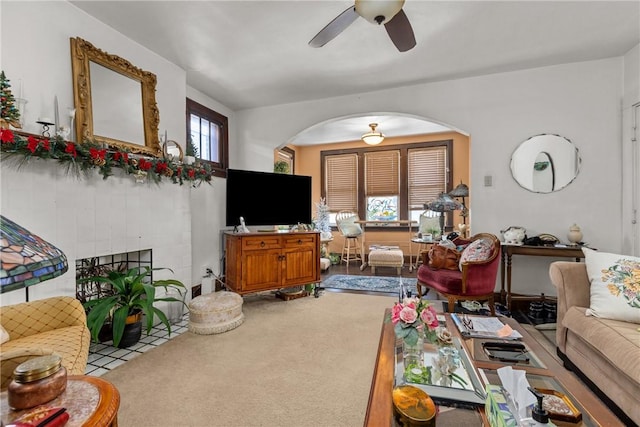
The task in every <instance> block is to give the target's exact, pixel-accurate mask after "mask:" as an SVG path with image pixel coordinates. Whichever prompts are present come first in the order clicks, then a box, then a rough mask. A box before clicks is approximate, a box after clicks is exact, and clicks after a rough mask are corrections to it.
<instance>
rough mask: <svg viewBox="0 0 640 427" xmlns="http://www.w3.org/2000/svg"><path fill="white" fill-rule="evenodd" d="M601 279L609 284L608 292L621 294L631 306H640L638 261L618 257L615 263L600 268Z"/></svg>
mask: <svg viewBox="0 0 640 427" xmlns="http://www.w3.org/2000/svg"><path fill="white" fill-rule="evenodd" d="M602 281H603V282H605V283H607V282H609V284H608V285H607V288H609V292H611V294H612V295H615V296H618V295H620V294H622V296H623V297H624V299H625V300H626V301H627V304H629V305H630V306H631V307H635V308H640V262H638V261H633V260H630V259H624V258H622V259H619V260H618V261H617V263H616V264H614V265H612V266H611V267H609V268H608V269H606V270H602Z"/></svg>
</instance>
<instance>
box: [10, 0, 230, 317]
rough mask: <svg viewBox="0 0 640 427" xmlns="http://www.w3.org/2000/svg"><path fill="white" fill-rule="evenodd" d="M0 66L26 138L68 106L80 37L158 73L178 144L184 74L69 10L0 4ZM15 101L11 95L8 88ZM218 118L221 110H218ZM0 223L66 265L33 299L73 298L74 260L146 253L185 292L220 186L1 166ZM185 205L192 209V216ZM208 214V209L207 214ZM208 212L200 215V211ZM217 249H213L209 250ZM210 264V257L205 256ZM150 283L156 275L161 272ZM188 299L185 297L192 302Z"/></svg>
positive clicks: (51, 165) (164, 110)
mask: <svg viewBox="0 0 640 427" xmlns="http://www.w3.org/2000/svg"><path fill="white" fill-rule="evenodd" d="M0 8H1V23H2V29H1V31H2V33H1V35H2V51H1V63H0V66H1V68H2V69H3V70H5V72H6V74H7V76H8V78H9V79H10V80H11V83H12V85H13V87H14V88H17V87H19V86H18V85H17V84H18V83H19V81H20V80H22V82H23V97H25V98H26V99H28V104H27V106H26V111H25V114H24V121H25V122H26V125H25V127H24V130H25V131H27V132H32V133H40V127H39V125H37V124H36V123H35V121H36V120H37V118H38V117H41V116H48V117H53V105H54V103H53V99H54V96H56V95H57V97H58V102H59V105H60V113H61V117H62V116H63V115H65V114H66V109H67V108H68V107H72V106H73V86H72V75H71V54H70V46H69V39H70V38H71V37H81V38H83V39H85V40H87V41H89V42H91V43H92V44H94V45H95V46H96V47H98V48H100V49H102V50H104V51H106V52H109V53H112V54H117V55H119V56H121V57H123V58H125V59H127V60H129V61H130V62H132V63H133V64H134V65H136V66H138V67H140V68H142V69H144V70H148V71H152V72H153V73H155V74H156V75H157V79H158V82H157V88H156V89H157V92H156V101H157V103H158V108H159V111H160V132H161V133H162V134H164V131H165V130H167V133H168V137H169V139H173V140H175V141H177V142H179V143H180V144H181V145H182V146H183V147H184V144H185V97H186V93H187V88H186V74H185V71H184V70H182V69H180V68H179V67H178V66H176V65H175V64H172V63H170V62H168V61H167V60H165V59H163V58H161V57H159V56H158V55H156V54H155V53H153V52H151V51H149V50H147V49H145V48H143V47H142V46H140V45H138V44H137V43H134V42H132V41H131V40H129V39H128V38H126V37H124V36H123V35H121V34H120V33H118V32H116V31H115V30H113V29H112V28H111V27H108V26H106V25H104V24H102V23H101V22H99V21H97V20H95V19H94V18H92V17H91V16H89V15H87V14H85V13H84V12H83V11H81V10H79V9H77V8H76V7H74V6H73V5H71V4H70V3H67V2H60V1H57V2H2V3H0ZM14 91H15V92H16V95H17V89H14ZM221 112H223V113H224V112H225V111H221ZM0 179H1V183H0V185H1V187H0V188H1V190H2V192H1V199H0V201H1V205H0V212H1V213H2V215H5V216H7V217H8V218H10V219H12V220H14V221H16V222H17V223H18V224H20V225H22V226H24V227H25V228H27V229H29V230H31V231H32V232H34V233H36V234H38V235H40V236H41V237H43V238H44V239H46V240H48V241H50V242H51V243H53V244H55V245H56V246H58V247H59V248H60V249H61V250H62V251H63V252H64V253H65V254H66V255H67V257H68V259H69V264H70V266H69V272H67V273H65V274H64V275H62V276H60V277H58V278H56V279H53V280H50V281H49V282H46V283H43V284H40V285H38V286H34V287H32V288H31V289H30V299H40V298H44V297H48V296H52V295H62V294H66V295H74V294H75V260H76V259H79V258H85V257H90V256H96V255H103V254H109V253H117V252H128V251H133V250H138V249H148V248H153V262H154V266H155V267H169V268H171V269H172V270H173V271H174V273H175V275H173V276H171V275H170V273H167V274H166V275H167V277H169V276H171V277H175V278H176V279H178V280H181V281H183V282H184V283H185V285H187V286H188V287H190V286H191V285H192V284H197V283H200V280H199V278H198V277H197V276H196V275H195V274H194V272H193V270H192V269H195V268H194V267H193V262H192V250H193V251H194V253H196V252H197V253H198V255H197V257H198V258H197V259H198V260H201V259H202V258H204V257H207V256H208V254H207V253H206V251H207V250H210V249H209V248H208V246H207V247H206V248H204V249H203V247H204V246H205V245H204V244H202V243H200V242H195V244H193V245H192V240H191V238H192V230H194V229H196V230H198V229H200V228H201V227H204V226H211V227H214V228H215V230H217V229H218V228H219V224H218V223H217V219H216V218H217V217H219V216H220V210H221V209H224V208H223V205H222V204H220V202H219V200H220V199H219V197H221V196H220V194H218V193H219V187H221V186H223V185H224V180H214V183H213V186H209V185H207V184H203V185H202V186H200V187H199V188H191V187H190V186H189V185H188V184H187V185H183V186H179V185H176V184H172V183H170V182H167V183H162V184H160V185H159V186H156V185H155V184H151V185H147V184H143V185H141V184H135V182H134V180H133V178H132V177H127V176H124V175H123V174H122V173H121V172H120V171H118V170H116V176H114V177H110V178H108V179H107V180H104V181H103V180H102V178H101V177H100V176H99V175H98V174H97V173H96V172H92V173H91V174H90V178H89V179H80V180H76V179H74V178H73V177H68V176H66V175H65V174H64V173H63V171H62V169H61V168H60V167H58V166H57V165H56V164H55V162H53V161H49V162H48V161H44V160H36V161H34V162H32V164H30V165H29V166H27V167H26V168H23V169H21V170H19V171H17V170H16V169H15V168H13V167H10V166H8V165H7V164H5V163H3V164H2V166H1V172H0ZM192 198H193V199H195V200H199V204H197V203H194V206H195V208H196V209H197V210H198V212H197V214H196V215H194V217H193V218H192V201H191V200H192ZM202 205H204V206H205V207H206V208H207V209H202ZM210 206H214V207H215V209H211V208H210ZM221 206H222V207H221ZM204 211H206V215H202V214H201V213H202V212H204ZM212 246H216V245H212ZM210 256H211V257H217V255H216V254H214V253H211V255H210ZM155 277H157V278H162V277H163V276H162V275H161V274H160V273H158V274H156V276H155ZM188 295H190V292H189V294H188ZM23 300H24V292H23V291H14V292H9V293H6V294H3V295H2V301H1V303H2V304H3V305H6V304H12V303H15V302H20V301H23Z"/></svg>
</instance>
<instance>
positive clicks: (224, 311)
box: [189, 291, 244, 335]
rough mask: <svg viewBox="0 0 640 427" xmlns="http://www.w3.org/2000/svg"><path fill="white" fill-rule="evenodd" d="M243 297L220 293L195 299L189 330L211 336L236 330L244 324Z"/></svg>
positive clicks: (231, 293) (191, 309)
mask: <svg viewBox="0 0 640 427" xmlns="http://www.w3.org/2000/svg"><path fill="white" fill-rule="evenodd" d="M242 302H243V300H242V297H241V296H240V295H238V294H236V293H234V292H227V291H220V292H214V293H211V294H207V295H201V296H199V297H195V298H194V299H192V300H191V302H190V303H189V330H190V331H191V332H193V333H194V334H201V335H209V334H220V333H222V332H226V331H230V330H231V329H235V328H237V327H238V326H240V325H241V324H242V322H244V314H243V313H242Z"/></svg>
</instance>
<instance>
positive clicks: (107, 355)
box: [85, 313, 189, 377]
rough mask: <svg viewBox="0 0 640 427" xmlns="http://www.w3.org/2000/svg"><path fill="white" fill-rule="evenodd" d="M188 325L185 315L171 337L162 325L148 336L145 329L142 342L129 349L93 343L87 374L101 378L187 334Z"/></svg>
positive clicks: (152, 330)
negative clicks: (116, 368) (114, 369)
mask: <svg viewBox="0 0 640 427" xmlns="http://www.w3.org/2000/svg"><path fill="white" fill-rule="evenodd" d="M188 324H189V313H185V314H184V315H183V316H182V320H180V321H179V322H178V323H176V324H175V325H171V336H169V334H168V332H167V328H166V327H165V326H164V325H163V324H161V323H160V324H158V325H156V326H154V327H153V329H151V333H150V334H149V335H148V336H147V334H146V331H145V330H144V329H143V331H142V338H140V341H139V342H138V343H136V344H134V345H132V346H131V347H127V348H117V347H114V346H113V345H111V342H108V343H105V344H102V343H93V342H92V343H91V346H90V347H89V360H88V362H87V369H86V370H85V374H87V375H91V376H94V377H99V376H101V375H103V374H105V373H107V372H109V371H110V370H111V369H113V368H115V367H116V366H120V365H122V364H123V363H125V362H126V361H128V360H131V359H133V358H135V357H138V356H140V355H141V354H144V353H146V352H147V351H149V350H151V349H153V348H156V347H157V346H159V345H161V344H164V343H165V342H167V341H169V340H172V339H174V338H175V337H177V336H179V335H180V334H182V333H184V332H186V331H187V327H188Z"/></svg>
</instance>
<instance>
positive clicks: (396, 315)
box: [391, 302, 403, 325]
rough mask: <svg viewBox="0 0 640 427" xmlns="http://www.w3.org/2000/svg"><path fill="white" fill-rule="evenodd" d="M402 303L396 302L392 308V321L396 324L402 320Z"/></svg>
mask: <svg viewBox="0 0 640 427" xmlns="http://www.w3.org/2000/svg"><path fill="white" fill-rule="evenodd" d="M402 307H403V306H402V304H400V303H399V302H398V303H396V304H395V305H394V306H393V308H392V309H391V322H393V324H394V325H395V324H396V323H398V322H399V321H400V312H401V311H402Z"/></svg>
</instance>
